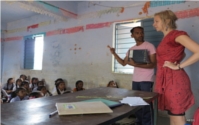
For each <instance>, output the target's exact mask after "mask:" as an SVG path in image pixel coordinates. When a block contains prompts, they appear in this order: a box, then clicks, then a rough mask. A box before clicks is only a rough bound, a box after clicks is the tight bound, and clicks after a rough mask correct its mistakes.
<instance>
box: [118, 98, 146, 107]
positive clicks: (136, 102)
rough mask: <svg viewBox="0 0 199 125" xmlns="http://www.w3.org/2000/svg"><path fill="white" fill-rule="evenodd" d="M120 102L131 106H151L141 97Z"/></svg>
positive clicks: (124, 99)
mask: <svg viewBox="0 0 199 125" xmlns="http://www.w3.org/2000/svg"><path fill="white" fill-rule="evenodd" d="M120 102H121V103H123V104H129V105H130V106H139V105H149V104H148V103H146V102H145V101H144V100H143V99H142V98H141V97H126V98H123V99H122V100H120Z"/></svg>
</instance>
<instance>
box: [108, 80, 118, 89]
mask: <svg viewBox="0 0 199 125" xmlns="http://www.w3.org/2000/svg"><path fill="white" fill-rule="evenodd" d="M107 87H112V88H119V87H118V85H117V82H114V81H113V80H111V81H109V82H108V84H107Z"/></svg>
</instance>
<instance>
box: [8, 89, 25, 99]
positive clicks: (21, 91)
mask: <svg viewBox="0 0 199 125" xmlns="http://www.w3.org/2000/svg"><path fill="white" fill-rule="evenodd" d="M22 100H27V98H26V90H25V89H24V88H18V89H17V90H16V91H15V92H13V93H12V96H11V100H10V102H16V101H22Z"/></svg>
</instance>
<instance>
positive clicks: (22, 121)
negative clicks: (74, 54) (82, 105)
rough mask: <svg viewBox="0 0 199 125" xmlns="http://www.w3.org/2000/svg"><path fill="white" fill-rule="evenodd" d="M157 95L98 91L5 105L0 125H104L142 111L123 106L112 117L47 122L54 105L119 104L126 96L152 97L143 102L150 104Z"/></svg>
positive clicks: (55, 118)
mask: <svg viewBox="0 0 199 125" xmlns="http://www.w3.org/2000/svg"><path fill="white" fill-rule="evenodd" d="M157 95H158V94H157V93H152V92H141V91H133V90H126V89H120V88H109V87H100V88H93V89H87V90H84V91H79V92H74V93H67V94H63V95H57V96H51V97H43V98H37V99H31V100H24V101H19V102H14V103H7V104H2V105H1V123H2V125H45V124H47V125H88V124H89V125H96V124H104V125H107V124H111V123H114V122H115V121H117V120H120V119H122V118H124V117H127V116H129V115H130V114H133V113H134V112H135V111H137V110H138V109H139V108H141V107H140V106H132V107H130V106H129V105H122V106H119V107H115V108H114V109H112V110H113V113H110V114H86V115H70V116H59V115H58V114H55V115H54V116H52V117H51V118H49V114H50V113H51V112H53V111H55V110H56V107H55V104H56V102H77V101H82V100H87V99H91V98H92V97H102V98H106V99H109V100H113V101H118V100H121V99H122V98H124V97H127V96H139V97H146V98H147V97H152V98H151V99H147V100H146V101H147V102H151V101H152V100H153V99H154V98H156V97H157Z"/></svg>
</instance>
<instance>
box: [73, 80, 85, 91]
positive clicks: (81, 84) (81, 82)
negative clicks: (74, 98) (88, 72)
mask: <svg viewBox="0 0 199 125" xmlns="http://www.w3.org/2000/svg"><path fill="white" fill-rule="evenodd" d="M75 85H76V89H77V91H78V90H83V85H84V83H83V81H82V80H78V81H77V82H76V84H75Z"/></svg>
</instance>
